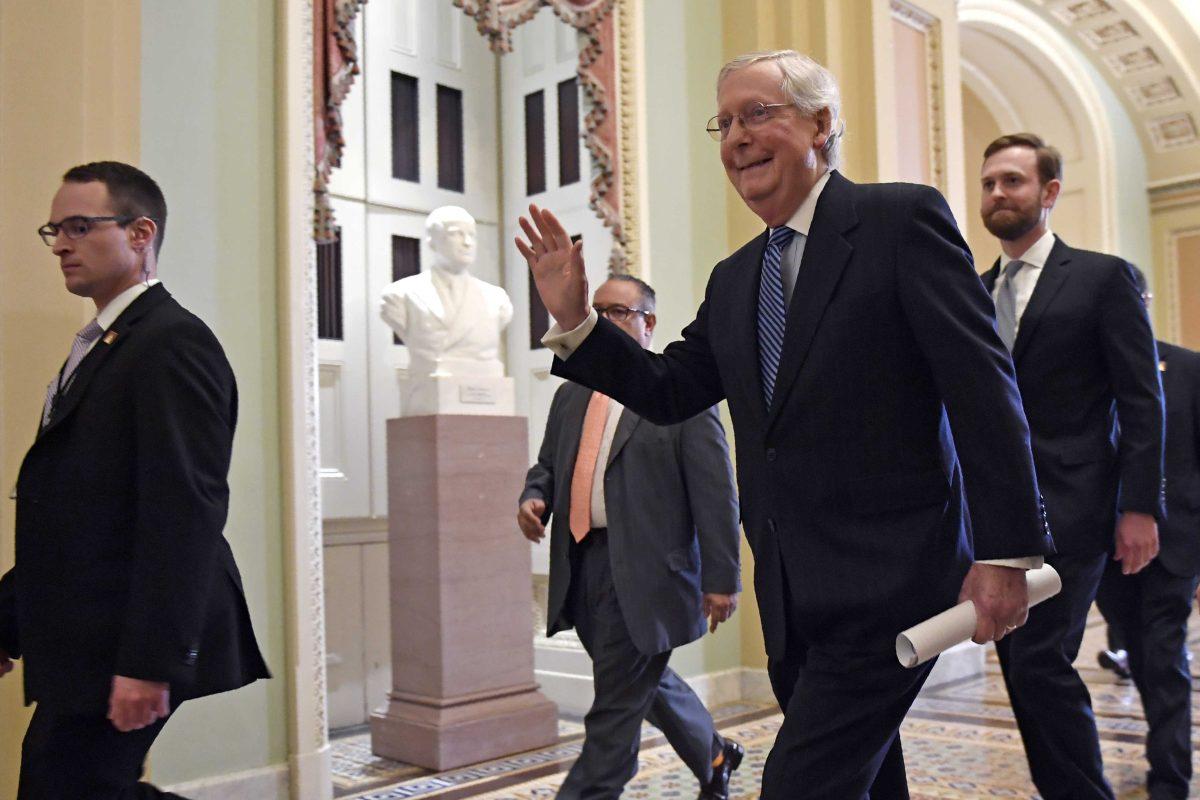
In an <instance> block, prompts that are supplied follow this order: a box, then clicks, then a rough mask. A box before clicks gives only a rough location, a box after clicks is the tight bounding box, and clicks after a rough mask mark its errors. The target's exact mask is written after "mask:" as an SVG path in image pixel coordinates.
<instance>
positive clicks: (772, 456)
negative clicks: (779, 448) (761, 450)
mask: <svg viewBox="0 0 1200 800" xmlns="http://www.w3.org/2000/svg"><path fill="white" fill-rule="evenodd" d="M774 460H775V448H774V447H768V448H767V461H774Z"/></svg>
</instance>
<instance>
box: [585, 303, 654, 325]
mask: <svg viewBox="0 0 1200 800" xmlns="http://www.w3.org/2000/svg"><path fill="white" fill-rule="evenodd" d="M592 308H594V309H596V313H597V314H599V315H600V316H602V317H608V318H609V319H610V320H612V321H613V322H624V321H625V320H627V319H629V318H630V317H632V316H633V315H634V314H641V315H642V316H644V317H648V316H650V314H651V313H653V312H650V311H645V310H643V309H640V308H629V307H628V306H620V305H611V306H597V305H593V306H592Z"/></svg>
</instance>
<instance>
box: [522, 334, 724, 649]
mask: <svg viewBox="0 0 1200 800" xmlns="http://www.w3.org/2000/svg"><path fill="white" fill-rule="evenodd" d="M621 335H622V336H624V335H625V334H621ZM626 338H629V337H627V336H626ZM630 341H631V342H632V341H633V340H632V339H630ZM591 396H592V393H591V391H589V390H588V389H586V388H584V387H582V386H579V385H577V384H573V383H565V384H563V385H562V386H560V387H559V388H558V391H557V392H556V393H555V395H554V402H553V403H552V404H551V406H550V415H549V417H548V418H547V421H546V435H545V437H544V438H543V439H542V446H541V450H540V451H539V453H538V460H537V463H536V464H534V465H533V467H531V468H530V470H529V474H528V475H527V476H526V478H525V490H524V491H523V492H522V493H521V500H520V502H522V503H523V502H525V501H526V500H528V499H530V498H540V499H542V500H544V501H545V502H546V509H547V516H548V517H552V518H553V521H552V522H551V525H550V599H549V603H548V609H547V621H548V630H547V635H550V636H552V635H554V634H555V633H557V632H558V631H560V630H565V629H567V628H569V627H571V625H572V621H571V618H570V604H569V603H568V597H569V591H570V583H571V542H572V539H571V530H570V507H571V477H572V476H573V475H574V472H575V457H576V454H577V453H578V451H579V439H580V434H581V432H582V428H583V417H584V414H585V412H586V411H587V405H588V401H589V400H590V399H591ZM604 507H605V510H606V512H607V518H608V543H609V553H610V558H611V565H612V577H613V585H614V587H615V589H616V592H617V599H618V601H619V602H620V605H621V611H622V614H623V616H624V619H625V625H626V627H627V628H628V629H629V635H630V638H631V639H632V640H633V643H634V645H636V646H637V648H638V650H640V651H642V652H643V653H646V654H647V655H653V654H655V653H661V652H663V651H666V650H670V649H672V648H675V647H679V646H680V645H684V644H687V643H688V642H691V641H694V640H695V639H699V638H700V637H701V636H702V635H704V629H705V622H704V616H703V609H702V601H703V593H705V592H711V593H717V594H732V593H734V592H737V591H740V590H741V580H740V577H739V566H738V563H739V556H738V545H739V542H740V538H741V536H740V533H739V530H738V506H737V495H736V494H735V493H734V487H733V469H732V467H731V466H730V464H729V449H728V446H727V445H726V442H725V429H724V428H723V427H722V426H721V421H720V418H719V417H718V416H717V410H716V409H715V408H709V409H707V410H705V411H702V412H701V413H700V414H699V415H698V416H696V417H693V418H692V419H689V420H688V421H686V422H684V423H682V424H678V425H669V426H665V427H664V426H659V425H654V424H652V423H650V422H647V421H645V420H643V419H642V418H641V417H639V416H637V415H636V414H634V413H632V412H631V411H629V410H625V411H622V413H621V418H620V420H619V421H618V423H617V427H616V431H615V433H614V435H613V442H612V449H611V450H610V451H609V456H608V463H607V464H606V465H605V472H604Z"/></svg>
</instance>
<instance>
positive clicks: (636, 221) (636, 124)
mask: <svg viewBox="0 0 1200 800" xmlns="http://www.w3.org/2000/svg"><path fill="white" fill-rule="evenodd" d="M637 11H638V9H637V0H617V8H616V10H615V11H614V13H615V14H616V23H617V94H618V96H619V101H620V102H619V104H618V111H617V126H618V129H619V140H620V148H621V149H620V154H621V158H620V164H621V229H622V230H623V231H624V232H625V263H624V267H625V272H627V273H629V274H630V275H637V276H643V273H644V272H645V263H644V262H643V260H642V256H643V253H645V252H646V248H645V247H644V244H645V242H644V238H643V234H644V231H643V228H642V195H641V193H642V189H643V186H642V180H643V178H644V176H643V174H642V171H641V170H642V167H643V166H644V165H643V159H642V157H641V138H642V137H641V129H640V125H641V114H639V113H638V111H639V99H640V96H641V95H640V92H638V91H637V85H638V74H639V71H640V70H641V69H642V59H641V58H640V56H639V48H638V38H637V20H638V19H639V18H640V17H639V14H638V13H637Z"/></svg>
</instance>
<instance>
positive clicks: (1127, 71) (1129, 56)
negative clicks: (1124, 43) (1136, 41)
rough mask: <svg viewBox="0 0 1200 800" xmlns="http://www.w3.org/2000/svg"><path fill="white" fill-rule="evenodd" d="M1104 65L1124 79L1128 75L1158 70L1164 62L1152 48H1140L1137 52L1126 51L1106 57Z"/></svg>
mask: <svg viewBox="0 0 1200 800" xmlns="http://www.w3.org/2000/svg"><path fill="white" fill-rule="evenodd" d="M1104 63H1105V64H1107V65H1108V68H1109V69H1111V70H1112V71H1113V74H1114V75H1116V76H1117V77H1118V78H1123V77H1125V76H1126V75H1131V74H1134V73H1137V72H1145V71H1146V70H1150V69H1158V68H1159V67H1161V66H1162V61H1161V60H1160V59H1159V57H1158V53H1155V52H1154V49H1153V48H1151V47H1139V48H1137V49H1136V50H1126V51H1125V52H1123V53H1116V54H1114V55H1111V56H1105V57H1104Z"/></svg>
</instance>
